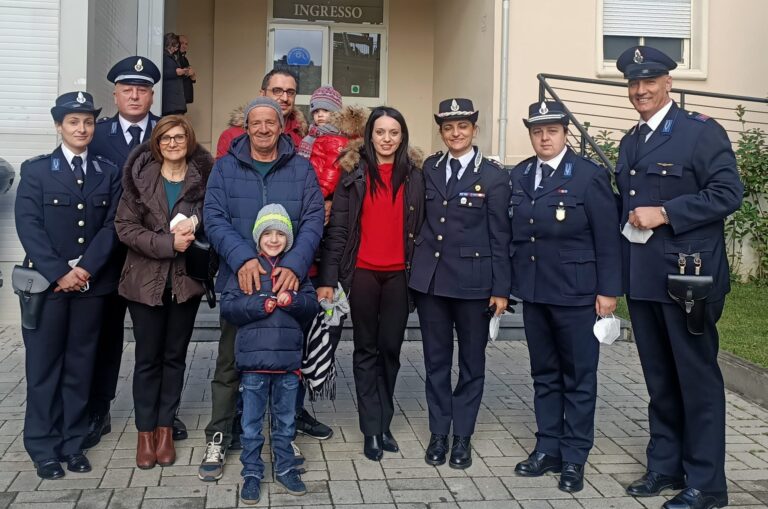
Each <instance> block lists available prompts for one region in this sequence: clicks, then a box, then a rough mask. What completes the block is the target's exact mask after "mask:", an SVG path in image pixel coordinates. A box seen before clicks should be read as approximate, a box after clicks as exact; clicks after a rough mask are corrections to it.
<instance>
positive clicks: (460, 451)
mask: <svg viewBox="0 0 768 509" xmlns="http://www.w3.org/2000/svg"><path fill="white" fill-rule="evenodd" d="M470 438H471V437H460V436H458V435H453V447H451V460H450V461H449V462H448V466H449V467H451V468H460V469H464V468H469V467H470V466H472V444H471V443H470Z"/></svg>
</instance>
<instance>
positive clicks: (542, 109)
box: [539, 101, 549, 115]
mask: <svg viewBox="0 0 768 509" xmlns="http://www.w3.org/2000/svg"><path fill="white" fill-rule="evenodd" d="M547 113H549V108H547V103H545V102H544V101H541V107H540V108H539V115H546V114H547Z"/></svg>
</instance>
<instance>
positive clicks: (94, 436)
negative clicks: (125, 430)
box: [83, 412, 112, 449]
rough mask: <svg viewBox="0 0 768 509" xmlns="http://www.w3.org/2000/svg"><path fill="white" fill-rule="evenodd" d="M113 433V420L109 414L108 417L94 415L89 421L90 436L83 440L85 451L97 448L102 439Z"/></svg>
mask: <svg viewBox="0 0 768 509" xmlns="http://www.w3.org/2000/svg"><path fill="white" fill-rule="evenodd" d="M111 431H112V418H111V417H110V415H109V412H107V413H106V415H92V416H91V418H90V420H89V421H88V434H87V435H85V440H83V449H90V448H92V447H95V446H96V444H98V443H99V441H101V437H102V436H103V435H106V434H107V433H110V432H111Z"/></svg>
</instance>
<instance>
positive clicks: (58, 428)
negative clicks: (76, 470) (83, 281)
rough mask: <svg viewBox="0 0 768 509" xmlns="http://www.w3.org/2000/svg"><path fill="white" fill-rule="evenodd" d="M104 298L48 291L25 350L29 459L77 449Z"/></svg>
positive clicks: (25, 335)
mask: <svg viewBox="0 0 768 509" xmlns="http://www.w3.org/2000/svg"><path fill="white" fill-rule="evenodd" d="M103 306H104V298H103V297H101V296H94V297H90V296H88V295H87V292H85V293H84V294H77V295H73V294H71V293H69V294H67V293H63V292H61V293H53V292H50V293H49V294H48V295H46V297H45V304H44V305H43V312H42V314H41V315H40V322H39V324H38V327H37V329H35V330H28V329H22V336H23V338H24V347H25V349H26V378H27V410H26V417H25V419H24V448H25V449H26V450H27V452H28V453H29V456H30V457H31V458H32V461H34V462H36V463H37V462H40V461H43V460H47V459H54V458H58V457H61V456H66V455H69V454H78V453H80V452H82V445H83V439H85V436H86V434H87V433H88V391H89V387H90V386H91V375H92V373H93V361H94V356H95V354H96V342H97V338H98V335H99V327H100V326H101V314H102V309H103Z"/></svg>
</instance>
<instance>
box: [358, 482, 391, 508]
mask: <svg viewBox="0 0 768 509" xmlns="http://www.w3.org/2000/svg"><path fill="white" fill-rule="evenodd" d="M359 486H360V492H361V493H362V495H363V501H364V502H365V505H366V507H367V506H368V505H369V504H388V503H390V502H392V501H393V500H392V494H391V493H390V492H389V488H388V486H387V482H386V481H360V483H359Z"/></svg>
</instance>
